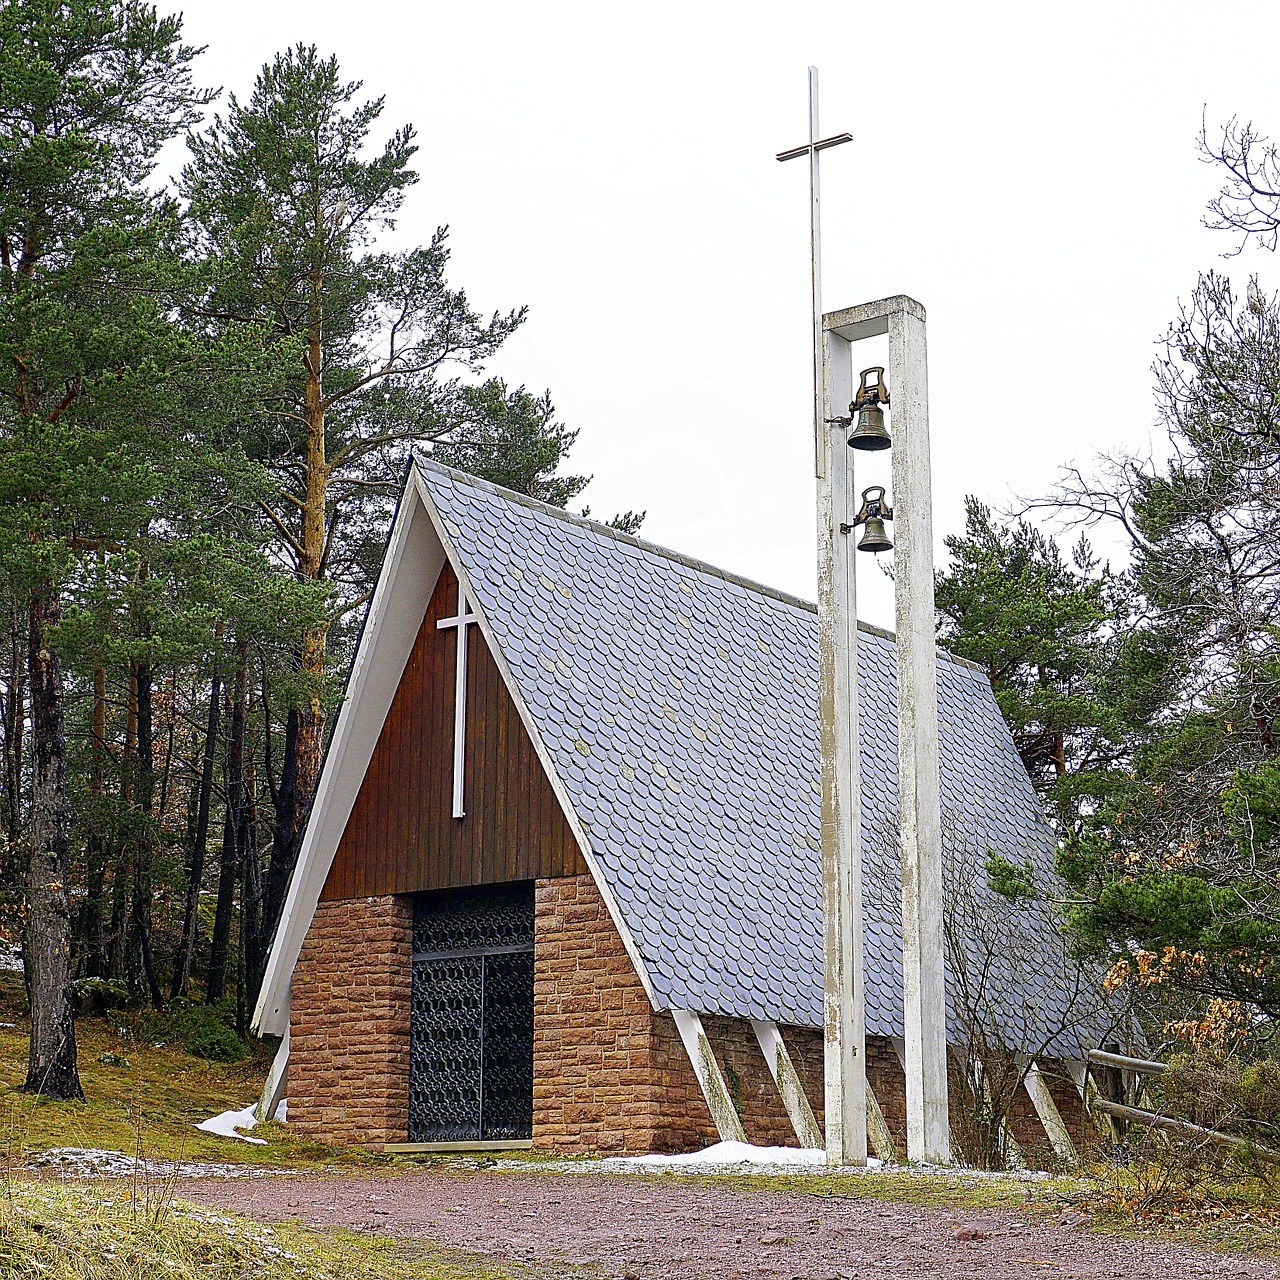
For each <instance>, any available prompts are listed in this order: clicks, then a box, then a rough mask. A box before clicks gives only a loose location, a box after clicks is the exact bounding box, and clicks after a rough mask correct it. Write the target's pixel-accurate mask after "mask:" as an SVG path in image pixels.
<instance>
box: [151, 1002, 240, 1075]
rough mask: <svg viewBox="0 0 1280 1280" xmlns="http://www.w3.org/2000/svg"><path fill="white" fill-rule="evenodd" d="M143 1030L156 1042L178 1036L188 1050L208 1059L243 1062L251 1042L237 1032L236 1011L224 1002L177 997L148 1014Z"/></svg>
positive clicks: (211, 1060)
mask: <svg viewBox="0 0 1280 1280" xmlns="http://www.w3.org/2000/svg"><path fill="white" fill-rule="evenodd" d="M141 1032H142V1034H143V1035H144V1036H145V1037H146V1038H147V1039H148V1040H151V1041H153V1042H155V1041H165V1040H176V1041H177V1042H178V1043H179V1044H180V1045H181V1046H182V1047H183V1048H184V1049H185V1050H186V1051H187V1052H188V1053H189V1054H191V1055H192V1056H193V1057H196V1058H204V1059H205V1060H206V1061H208V1062H242V1061H243V1060H244V1059H245V1058H247V1057H248V1056H249V1046H248V1045H247V1044H245V1042H244V1041H243V1040H242V1039H241V1038H240V1037H239V1036H238V1035H237V1034H236V1031H235V1026H234V1014H233V1013H232V1011H231V1009H230V1008H229V1006H227V1005H226V1004H225V1003H220V1004H216V1005H206V1004H195V1003H194V1002H192V1001H190V1000H183V999H178V1000H175V1001H174V1002H173V1003H172V1004H171V1005H169V1007H168V1008H167V1009H165V1010H164V1011H163V1012H161V1013H151V1014H148V1015H147V1016H146V1017H145V1018H144V1020H143V1023H142V1027H141Z"/></svg>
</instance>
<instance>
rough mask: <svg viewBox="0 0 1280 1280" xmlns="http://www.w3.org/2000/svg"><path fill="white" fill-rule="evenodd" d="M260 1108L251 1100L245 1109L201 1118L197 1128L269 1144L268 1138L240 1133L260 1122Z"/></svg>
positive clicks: (241, 1139)
mask: <svg viewBox="0 0 1280 1280" xmlns="http://www.w3.org/2000/svg"><path fill="white" fill-rule="evenodd" d="M257 1109H258V1104H257V1103H256V1102H251V1103H249V1105H248V1106H247V1107H245V1108H244V1110H243V1111H224V1112H222V1114H221V1115H216V1116H210V1117H209V1119H208V1120H201V1121H200V1123H199V1124H198V1125H196V1128H197V1129H202V1130H203V1131H204V1132H205V1133H216V1134H217V1135H218V1137H220V1138H239V1139H240V1141H241V1142H256V1143H257V1144H258V1145H259V1146H262V1147H265V1146H266V1145H267V1140H266V1138H251V1137H249V1135H248V1134H246V1133H238V1132H237V1130H239V1129H252V1128H253V1126H254V1125H255V1124H257V1123H258V1117H257V1115H256V1114H255V1113H256V1111H257Z"/></svg>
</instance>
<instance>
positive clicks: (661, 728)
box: [254, 462, 1096, 1154]
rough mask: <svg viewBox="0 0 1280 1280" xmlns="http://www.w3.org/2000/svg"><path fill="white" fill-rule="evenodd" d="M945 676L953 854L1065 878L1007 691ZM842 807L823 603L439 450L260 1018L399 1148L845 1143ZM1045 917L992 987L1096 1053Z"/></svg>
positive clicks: (337, 750) (887, 657)
mask: <svg viewBox="0 0 1280 1280" xmlns="http://www.w3.org/2000/svg"><path fill="white" fill-rule="evenodd" d="M862 634H863V639H864V643H863V644H862V646H861V648H860V655H859V665H860V684H861V694H862V714H863V717H864V725H865V726H866V729H865V730H864V748H863V770H862V777H863V844H864V868H865V882H866V911H865V936H866V989H867V1032H868V1046H867V1064H868V1075H869V1079H870V1083H871V1087H872V1092H873V1095H874V1097H875V1099H876V1100H877V1101H878V1104H879V1106H878V1108H873V1110H875V1111H877V1113H878V1114H877V1116H874V1117H873V1120H876V1121H878V1119H879V1116H880V1115H882V1116H883V1119H884V1121H885V1122H887V1129H886V1128H885V1127H881V1126H880V1125H879V1124H878V1123H877V1125H876V1126H875V1128H874V1129H873V1136H875V1137H876V1138H877V1145H878V1146H879V1147H880V1148H881V1149H882V1153H883V1149H884V1148H886V1147H887V1146H888V1144H890V1143H891V1142H892V1140H893V1137H894V1135H895V1134H896V1135H897V1137H898V1140H899V1141H901V1135H902V1130H903V1124H904V1116H903V1100H902V1093H903V1086H902V1071H901V1066H900V1064H899V1059H898V1056H897V1051H896V1050H897V1048H898V1047H900V1046H899V1045H898V1044H896V1042H897V1041H898V1037H900V1036H901V1034H902V1026H901V1020H902V994H901V982H902V977H901V965H900V947H899V943H898V933H899V930H900V913H899V898H898V894H899V881H898V871H897V852H896V834H895V833H896V821H897V818H896V811H897V796H896V780H895V773H894V770H895V764H894V761H895V745H894V725H895V703H894V699H895V672H894V655H893V641H892V638H891V637H890V636H887V635H885V634H884V633H882V632H879V631H877V630H874V629H872V628H867V627H864V628H863V631H862ZM938 690H939V712H940V726H941V734H942V746H941V753H942V758H941V768H942V779H943V788H944V792H943V822H944V828H945V832H946V836H945V838H946V841H947V845H948V849H947V856H948V858H949V860H950V861H951V862H952V863H954V864H956V865H965V864H966V863H967V865H970V866H972V865H975V860H976V863H977V864H980V863H981V861H983V860H984V859H985V858H986V857H987V856H988V855H989V852H990V851H996V852H1000V853H1003V854H1005V855H1006V856H1008V857H1010V858H1012V859H1014V860H1015V861H1016V862H1018V863H1024V862H1026V861H1028V860H1029V861H1031V862H1032V863H1034V864H1036V865H1037V866H1039V867H1042V868H1046V869H1047V868H1048V867H1049V866H1051V861H1052V853H1051V851H1052V843H1051V840H1050V838H1049V835H1048V832H1047V830H1046V828H1045V825H1044V823H1043V819H1042V817H1041V813H1040V809H1039V805H1038V803H1037V801H1036V798H1035V795H1034V794H1033V792H1032V790H1031V787H1030V785H1029V782H1028V778H1027V775H1026V772H1025V770H1024V769H1023V767H1022V765H1021V763H1020V761H1019V758H1018V756H1017V754H1016V752H1015V751H1014V749H1013V746H1012V743H1011V741H1010V737H1009V734H1008V732H1007V730H1006V727H1005V725H1004V722H1003V721H1002V719H1001V717H1000V713H999V711H998V709H997V707H996V703H995V700H994V698H993V696H992V693H991V689H990V686H989V684H988V682H987V680H986V677H985V675H984V674H983V672H982V671H981V670H980V669H979V668H977V667H974V666H972V665H971V664H968V663H965V662H962V661H959V660H955V659H950V658H947V657H946V656H945V655H942V656H941V660H940V662H939V673H938ZM819 800H820V791H819V761H818V732H817V620H816V614H815V610H814V607H813V606H812V605H811V604H808V603H806V602H805V601H802V600H797V599H794V598H792V597H790V596H787V595H784V594H782V593H780V592H777V591H773V590H770V589H769V588H767V587H762V586H759V585H758V584H756V583H752V582H747V581H744V580H743V579H741V578H738V577H735V576H734V575H732V574H728V573H725V572H723V571H721V570H718V569H715V568H712V567H710V566H708V565H705V564H701V563H699V562H697V561H694V560H691V559H689V558H687V557H684V556H681V555H678V554H675V553H673V552H671V551H667V550H664V549H663V548H661V547H657V546H654V545H652V544H649V543H646V542H643V541H641V540H639V539H637V538H634V537H631V536H628V535H626V534H622V533H619V532H617V531H616V530H614V529H611V528H607V527H605V526H602V525H598V524H595V523H593V522H592V521H589V520H585V519H582V518H580V517H576V516H572V515H569V514H567V513H566V512H564V511H561V510H558V509H556V508H553V507H549V506H547V505H545V504H543V503H540V502H536V501H533V500H531V499H529V498H525V497H522V496H520V495H517V494H513V493H509V492H507V491H505V490H502V489H498V488H496V487H495V486H493V485H490V484H487V483H484V482H481V481H478V480H476V479H474V478H473V477H470V476H466V475H464V474H462V473H460V472H456V471H451V470H448V469H446V468H444V467H441V466H438V465H435V464H432V463H429V462H419V463H418V464H417V465H416V466H415V467H414V468H413V470H412V472H411V474H410V477H409V480H408V484H407V488H406V490H405V493H404V496H403V499H402V501H401V503H400V506H399V509H398V512H397V515H396V519H395V522H394V525H393V529H392V533H391V538H390V543H389V546H388V551H387V555H386V561H385V564H384V567H383V571H382V576H381V578H380V580H379V583H378V586H377V590H376V592H375V595H374V598H373V601H372V604H371V606H370V611H369V616H368V619H367V621H366V624H365V627H364V630H363V633H362V636H361V639H360V643H359V646H358V651H357V655H356V658H355V662H354V665H353V668H352V673H351V677H350V681H349V684H348V688H347V696H346V699H345V701H344V703H343V705H342V707H341V710H340V711H339V713H338V718H337V722H336V725H335V728H334V733H333V740H332V743H331V745H330V748H329V751H328V754H327V757H326V759H325V764H324V769H323V773H322V776H321V780H320V784H319V791H318V794H317V798H316V802H315V805H314V808H313V812H312V815H311V819H310V823H309V825H308V828H307V831H306V835H305V838H304V842H303V846H302V850H301V854H300V858H299V863H298V866H297V870H296V872H295V874H294V876H293V880H292V883H291V886H290V889H289V894H288V901H287V904H286V907H285V912H284V917H283V919H282V922H281V925H280V928H279V930H278V933H277V935H276V938H275V941H274V944H273V947H272V950H271V954H270V957H269V961H268V965H267V972H266V977H265V980H264V984H263V988H262V995H261V998H260V1001H259V1004H258V1007H257V1010H256V1013H255V1017H254V1022H255V1027H256V1029H257V1030H259V1031H260V1032H261V1033H262V1034H265V1035H274V1036H281V1037H285V1040H284V1043H283V1044H282V1048H281V1053H280V1055H279V1058H278V1065H279V1064H283V1063H284V1061H285V1059H286V1057H287V1077H286V1081H287V1096H288V1119H289V1125H290V1128H291V1129H293V1130H295V1131H297V1132H299V1133H300V1134H302V1135H305V1136H309V1137H314V1138H316V1139H318V1140H321V1141H324V1142H328V1143H333V1144H352V1145H355V1144H358V1145H363V1146H370V1147H374V1148H380V1149H385V1148H387V1147H391V1148H395V1147H403V1146H404V1145H406V1144H412V1145H415V1146H422V1147H424V1148H430V1147H439V1148H442V1149H448V1148H449V1147H455V1148H456V1147H457V1146H464V1147H520V1146H529V1145H532V1146H533V1147H534V1148H535V1149H546V1150H555V1151H562V1152H599V1153H612V1154H621V1153H640V1152H649V1151H678V1150H685V1149H692V1148H696V1147H700V1146H704V1145H706V1144H707V1143H709V1142H714V1141H715V1140H716V1139H717V1137H746V1138H747V1139H749V1140H752V1141H755V1142H759V1143H766V1144H775V1143H776V1144H786V1145H794V1144H796V1143H797V1141H803V1142H805V1143H806V1145H807V1144H809V1143H812V1142H814V1141H817V1140H818V1137H817V1135H818V1132H819V1129H820V1125H821V1121H822V1031H821V1028H822V931H821V918H820V903H819V892H820V891H819V886H820V853H819ZM1022 932H1023V937H1022V939H1021V944H1020V961H1019V963H1017V964H1014V963H1013V962H1012V961H1011V960H1010V959H1009V958H1008V957H1006V958H1004V959H1003V960H1002V959H1001V958H1000V957H992V956H990V955H987V956H985V957H984V958H983V959H982V963H983V964H984V965H986V966H987V971H988V973H987V976H988V977H989V978H990V977H993V976H994V981H993V982H992V984H991V990H990V991H989V992H988V993H987V995H986V996H984V998H985V999H988V1000H994V1001H996V1002H997V1003H999V1002H1002V1001H1003V1002H1004V1004H1003V1008H1004V1014H1003V1016H1005V1017H1007V1018H1008V1020H1009V1024H1010V1026H1015V1027H1016V1036H1015V1037H1013V1042H1015V1043H1023V1044H1025V1043H1030V1042H1032V1041H1036V1042H1037V1043H1040V1045H1041V1048H1042V1049H1043V1050H1044V1051H1045V1052H1047V1053H1048V1054H1049V1055H1051V1056H1052V1057H1053V1058H1054V1059H1056V1060H1058V1063H1059V1065H1061V1064H1062V1063H1063V1062H1065V1061H1066V1060H1074V1059H1078V1058H1080V1057H1082V1056H1083V1053H1082V1046H1081V1044H1080V1043H1078V1040H1079V1037H1078V1036H1076V1037H1073V1036H1072V1035H1071V1034H1070V1033H1068V1032H1067V1031H1066V1030H1065V1028H1066V1027H1067V1026H1068V1024H1069V1022H1070V1018H1069V1016H1068V1015H1069V1005H1070V1003H1071V1000H1072V997H1073V980H1072V978H1071V977H1070V976H1069V975H1068V974H1067V973H1066V972H1065V970H1064V968H1063V966H1062V964H1061V962H1060V955H1061V951H1060V944H1059V943H1058V942H1057V941H1056V939H1054V938H1053V937H1051V936H1050V935H1052V934H1053V928H1052V924H1051V922H1049V921H1048V920H1046V919H1045V918H1043V917H1041V916H1037V915H1035V914H1034V913H1029V914H1028V915H1027V918H1026V924H1025V929H1024V930H1022ZM1040 938H1043V940H1044V948H1043V954H1044V957H1045V959H1044V962H1043V963H1035V962H1032V963H1027V960H1026V957H1027V955H1028V954H1029V952H1028V948H1030V949H1031V951H1032V952H1034V949H1035V946H1036V944H1037V939H1040ZM1002 963H1004V964H1005V965H1006V966H1007V967H1006V969H1005V970H1001V969H1000V968H999V966H1000V965H1001V964H1002ZM993 964H994V965H995V968H994V969H992V968H991V966H992V965H993ZM951 979H952V981H951V986H952V991H953V997H954V991H955V983H954V975H951ZM951 1021H952V1022H953V1023H956V1024H957V1026H958V1022H959V1019H957V1016H956V1012H955V1010H954V1009H953V1010H952V1016H951ZM1058 1028H1061V1030H1058ZM955 1034H960V1032H959V1030H958V1029H957V1030H956V1031H955ZM1055 1035H1056V1039H1055ZM1095 1043H1096V1042H1095ZM1035 1083H1036V1084H1037V1091H1036V1092H1035V1093H1034V1094H1033V1092H1032V1091H1031V1090H1028V1095H1027V1096H1025V1097H1020V1102H1019V1106H1018V1107H1017V1108H1015V1113H1014V1116H1013V1121H1014V1128H1015V1131H1016V1132H1017V1133H1018V1134H1019V1136H1020V1137H1021V1138H1022V1141H1023V1143H1024V1146H1028V1145H1030V1146H1032V1147H1034V1146H1035V1145H1036V1144H1037V1142H1038V1144H1039V1146H1040V1147H1046V1148H1047V1143H1046V1128H1045V1125H1042V1124H1040V1123H1039V1122H1038V1120H1037V1113H1038V1115H1039V1120H1042V1121H1045V1124H1047V1126H1048V1130H1049V1133H1050V1134H1052V1133H1053V1130H1054V1124H1053V1117H1054V1116H1058V1117H1061V1116H1065V1117H1066V1124H1067V1128H1068V1129H1069V1128H1070V1127H1071V1126H1072V1125H1073V1124H1075V1123H1078V1122H1079V1115H1080V1112H1079V1102H1078V1098H1077V1096H1076V1092H1075V1089H1074V1088H1073V1087H1072V1085H1071V1084H1070V1082H1069V1080H1068V1078H1067V1073H1066V1072H1065V1071H1060V1072H1059V1073H1058V1074H1057V1075H1056V1076H1055V1074H1054V1071H1053V1069H1052V1067H1048V1066H1047V1067H1046V1070H1045V1072H1044V1073H1043V1074H1042V1075H1036V1076H1035ZM1046 1108H1047V1112H1048V1114H1047V1113H1046ZM1057 1138H1058V1140H1059V1141H1060V1140H1061V1129H1060V1130H1059V1132H1058V1135H1057Z"/></svg>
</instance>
